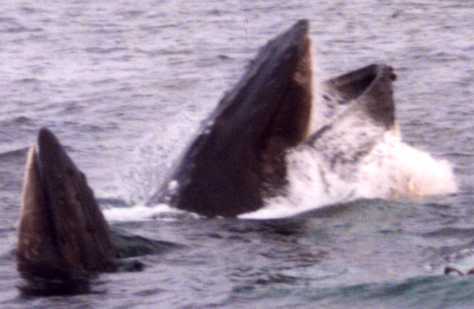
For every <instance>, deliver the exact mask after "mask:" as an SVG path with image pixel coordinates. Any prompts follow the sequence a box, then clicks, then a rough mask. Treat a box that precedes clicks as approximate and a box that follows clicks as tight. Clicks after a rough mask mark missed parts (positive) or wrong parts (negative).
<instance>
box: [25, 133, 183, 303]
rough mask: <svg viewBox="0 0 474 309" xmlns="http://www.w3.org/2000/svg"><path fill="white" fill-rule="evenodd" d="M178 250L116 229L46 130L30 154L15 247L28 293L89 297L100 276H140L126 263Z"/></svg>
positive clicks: (83, 177)
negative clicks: (120, 273)
mask: <svg viewBox="0 0 474 309" xmlns="http://www.w3.org/2000/svg"><path fill="white" fill-rule="evenodd" d="M175 247H178V246H177V245H175V244H172V243H169V242H166V241H158V240H151V239H146V238H144V237H141V236H138V235H133V234H129V233H127V232H126V231H122V230H118V229H114V230H112V229H111V228H110V226H109V224H108V223H107V221H106V220H105V218H104V215H103V213H102V210H101V208H100V207H99V203H98V202H97V200H96V198H95V195H94V192H93V190H92V189H91V188H90V186H89V185H88V181H87V177H86V175H85V174H84V173H83V172H82V171H81V170H80V169H79V168H78V167H77V165H76V164H75V163H74V162H73V160H72V159H71V157H70V156H69V155H68V153H67V151H66V149H65V147H64V146H63V145H62V144H61V143H60V141H59V139H58V138H57V137H56V136H55V135H54V134H53V133H52V132H51V131H50V130H49V129H47V128H41V129H40V130H39V132H38V138H37V143H36V144H35V145H33V146H31V147H30V149H29V151H28V155H27V162H26V167H25V175H24V179H23V189H22V196H21V210H20V220H19V223H18V236H17V244H16V265H17V270H18V272H19V274H20V276H21V277H22V278H23V279H24V283H23V284H22V285H21V286H20V289H21V290H22V291H23V292H25V293H26V294H35V295H49V294H53V295H57V294H74V293H80V292H86V291H87V290H88V289H89V282H90V280H91V279H93V278H94V277H95V276H96V275H97V274H99V273H103V272H115V271H139V270H141V269H142V268H143V264H142V263H140V262H139V261H136V260H133V259H132V260H127V259H128V258H133V257H136V256H141V255H145V254H155V253H160V252H164V251H166V250H169V249H172V248H175Z"/></svg>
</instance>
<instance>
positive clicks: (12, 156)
mask: <svg viewBox="0 0 474 309" xmlns="http://www.w3.org/2000/svg"><path fill="white" fill-rule="evenodd" d="M0 10H1V12H2V14H1V15H0V63H1V65H0V98H1V103H0V207H1V210H2V216H0V235H1V237H0V239H1V240H0V278H1V279H0V307H1V308H32V307H34V308H62V307H68V308H84V307H85V308H96V307H97V308H153V307H162V308H174V307H178V308H184V307H186V308H189V307H198V308H201V307H219V308H220V307H229V308H249V307H258V308H279V307H281V308H286V307H289V306H297V307H311V308H314V307H321V308H346V307H350V308H470V307H472V306H474V297H473V296H472V291H473V289H474V277H473V278H469V277H452V276H444V275H442V273H443V269H444V267H445V266H447V265H452V266H456V267H459V268H460V269H462V270H466V269H469V268H470V267H474V120H473V119H474V102H473V98H474V34H473V33H472V29H473V28H474V19H473V18H472V17H473V16H474V2H472V1H461V0H451V1H433V0H417V1H415V0H412V1H410V0H405V1H402V0H401V1H383V0H362V1H352V2H348V1H338V0H335V1H329V0H328V1H302V0H299V1H296V0H289V1H285V2H281V1H252V2H244V1H231V0H225V1H210V0H209V1H201V2H198V1H152V0H145V1H134V2H132V1H114V2H95V1H89V0H77V1H68V2H64V1H54V0H49V1H4V2H2V3H0ZM301 18H307V19H309V20H310V22H311V38H312V40H313V44H314V45H315V50H316V55H315V61H316V63H317V67H318V70H317V72H316V75H317V78H318V79H321V80H324V79H325V78H329V77H332V76H336V75H338V74H341V73H344V72H346V71H349V70H353V69H356V68H358V67H362V66H364V65H367V64H370V63H374V62H379V63H380V62H383V63H387V64H390V65H392V66H393V67H394V68H395V71H396V73H397V75H398V79H397V81H396V82H395V100H396V107H397V119H398V122H399V124H400V128H401V132H402V136H403V139H404V141H405V142H407V143H408V144H410V145H413V146H415V147H417V148H419V149H423V150H425V151H427V152H429V153H431V154H432V155H433V156H435V157H437V158H444V159H447V160H449V161H450V162H451V163H452V165H453V167H454V172H455V174H456V178H457V182H458V187H459V190H458V192H457V193H455V194H450V195H444V196H440V197H436V198H430V199H423V200H419V201H416V202H413V201H411V202H408V201H386V200H377V199H375V200H360V201H355V202H351V203H349V204H344V205H337V206H334V207H328V208H323V209H319V210H316V211H312V212H310V213H304V214H300V215H298V216H296V217H292V218H287V219H279V220H244V219H204V218H198V217H196V216H192V215H189V214H186V213H180V212H176V211H172V210H169V209H166V208H162V209H160V210H157V209H154V210H150V209H149V208H146V207H144V206H141V205H143V204H144V202H145V201H146V200H147V198H148V197H149V196H150V195H152V194H153V193H154V191H155V190H156V189H157V187H158V186H159V184H160V183H161V182H162V180H163V177H164V176H165V174H166V172H167V171H168V170H169V169H170V168H171V166H172V164H173V162H174V160H175V159H176V158H177V156H178V155H179V153H180V152H181V151H182V150H183V148H184V147H185V146H186V144H187V143H188V142H189V141H190V140H191V139H192V138H193V137H194V136H195V134H196V130H197V129H198V127H199V125H200V122H201V121H202V119H204V117H205V116H206V115H207V114H208V113H209V112H210V111H211V110H212V109H213V108H214V106H215V104H216V103H217V102H218V100H219V99H220V97H221V96H222V95H223V93H224V91H226V90H227V89H229V88H230V87H232V85H233V84H234V83H235V82H236V81H237V79H238V78H239V77H240V75H241V74H242V72H243V70H244V68H245V66H246V65H247V63H248V62H249V60H250V59H251V58H252V57H253V56H254V55H255V53H256V51H257V50H258V48H259V47H260V46H262V45H263V44H264V43H265V42H266V41H267V40H268V39H270V38H271V37H273V36H274V35H276V34H278V33H279V32H281V31H283V30H284V29H286V28H287V27H289V26H290V25H291V24H292V23H293V22H294V21H296V20H298V19H301ZM42 126H46V127H49V128H50V129H51V130H53V132H55V133H56V134H57V135H58V137H59V138H60V139H61V141H62V142H63V144H64V145H66V148H67V150H68V151H69V153H70V155H71V156H72V157H73V159H74V160H75V162H76V163H77V164H78V166H79V167H80V168H81V169H82V170H83V171H84V172H85V173H86V174H87V176H88V179H89V182H90V184H91V186H92V187H93V188H94V191H95V193H96V196H97V197H98V198H99V201H100V202H101V206H102V207H103V208H104V209H105V211H106V215H107V217H108V218H109V219H110V220H111V224H112V226H114V228H121V229H124V230H127V231H128V232H130V233H135V234H139V235H142V236H145V237H148V238H151V239H157V240H164V241H169V242H173V243H176V244H180V245H182V246H180V247H179V248H177V249H175V250H170V251H166V252H163V253H162V254H156V255H148V256H145V257H142V258H141V261H142V262H144V263H145V265H146V268H145V270H144V271H142V272H138V273H137V272H133V273H126V272H122V273H113V274H103V275H101V276H99V277H98V278H97V279H95V281H94V282H93V286H92V291H91V292H90V293H88V294H83V295H76V296H68V297H38V298H34V297H25V296H23V295H21V294H20V293H19V291H18V289H17V285H18V284H19V283H20V279H19V276H18V274H17V272H16V270H15V259H14V254H13V250H14V248H15V241H16V223H17V221H18V216H19V206H20V191H21V183H22V177H23V169H24V164H25V160H26V152H27V149H28V147H29V146H30V145H31V144H32V143H34V141H35V138H36V133H37V130H38V129H39V128H40V127H42ZM414 159H415V158H414Z"/></svg>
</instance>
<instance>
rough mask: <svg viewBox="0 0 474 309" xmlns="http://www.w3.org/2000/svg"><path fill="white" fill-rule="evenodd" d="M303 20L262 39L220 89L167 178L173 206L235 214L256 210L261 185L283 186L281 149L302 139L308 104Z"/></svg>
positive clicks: (307, 48) (308, 72) (307, 58)
mask: <svg viewBox="0 0 474 309" xmlns="http://www.w3.org/2000/svg"><path fill="white" fill-rule="evenodd" d="M308 28H309V25H308V21H306V20H301V21H299V22H297V23H296V24H295V25H293V26H292V27H291V28H290V29H289V30H287V31H286V32H284V33H282V34H281V35H279V36H278V37H276V38H275V39H273V40H271V41H269V42H268V43H267V44H266V45H265V46H264V47H263V48H262V49H261V50H260V51H259V53H258V55H257V57H256V58H255V59H254V60H253V61H251V62H250V64H249V66H248V70H247V72H246V74H244V76H243V77H242V78H241V80H240V81H239V82H238V83H237V85H236V86H235V87H234V88H233V89H232V90H230V91H229V92H227V93H226V94H225V96H224V97H223V98H222V100H221V101H220V102H219V104H218V106H217V107H216V109H215V110H214V112H213V113H212V114H211V115H210V117H209V118H208V119H207V120H206V121H205V122H204V127H203V129H202V134H201V135H200V136H198V137H197V138H196V140H195V141H194V142H193V143H192V144H191V145H190V146H189V148H188V149H187V151H186V152H185V154H184V156H183V158H182V161H181V163H180V166H178V168H177V170H176V171H175V173H174V174H173V175H172V177H170V180H171V179H172V180H176V181H177V182H178V188H177V189H176V190H175V192H168V191H167V189H166V184H165V188H164V189H162V190H160V191H159V192H158V193H157V194H156V196H155V197H153V198H152V199H151V201H150V202H151V203H155V202H158V201H161V200H162V196H163V195H165V196H167V198H169V199H170V200H166V201H170V202H171V203H172V204H173V205H174V206H176V207H178V208H183V209H186V210H190V211H193V212H197V213H199V214H203V215H206V216H235V215H237V214H240V213H243V212H248V211H252V210H255V209H258V208H260V207H261V206H262V199H263V195H264V194H266V193H268V190H267V189H266V188H273V189H275V188H276V189H278V188H280V187H281V186H282V185H283V184H284V182H285V176H286V166H285V164H284V152H285V150H286V149H287V148H288V147H292V146H295V145H297V144H298V143H300V142H301V141H302V140H304V139H305V137H306V134H307V131H308V125H309V120H310V110H311V101H312V93H311V91H312V72H311V51H310V45H311V42H310V39H309V37H308Z"/></svg>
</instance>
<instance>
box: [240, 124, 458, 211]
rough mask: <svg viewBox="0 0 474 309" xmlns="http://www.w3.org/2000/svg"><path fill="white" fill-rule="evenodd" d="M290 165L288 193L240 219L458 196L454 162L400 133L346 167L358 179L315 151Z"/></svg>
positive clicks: (294, 156) (299, 154)
mask: <svg viewBox="0 0 474 309" xmlns="http://www.w3.org/2000/svg"><path fill="white" fill-rule="evenodd" d="M287 163H288V186H287V188H286V189H285V192H284V193H283V194H282V195H281V196H278V197H273V198H270V199H268V200H266V201H265V207H263V208H262V209H260V210H257V211H255V212H251V213H246V214H243V215H241V216H239V217H240V218H245V219H274V218H282V217H288V216H294V215H296V214H299V213H302V212H305V211H308V210H312V209H317V208H321V207H324V206H329V205H333V204H340V203H346V202H349V201H353V200H356V199H362V198H369V199H373V198H380V199H392V200H393V199H395V200H396V199H411V200H418V199H419V198H421V197H424V196H430V195H440V194H449V193H454V192H456V191H457V185H456V180H455V176H454V173H453V170H452V167H451V165H450V164H449V162H448V161H446V160H438V159H435V158H433V157H432V156H431V155H430V154H429V153H427V152H424V151H422V150H420V149H416V148H414V147H413V146H410V145H408V144H405V143H403V142H402V141H401V138H400V136H399V134H397V133H396V132H395V131H389V132H387V133H386V134H385V135H384V136H383V139H382V140H381V141H380V142H379V143H378V144H376V145H375V147H374V148H373V149H372V151H371V152H370V153H369V154H367V155H366V157H365V158H364V159H362V160H361V161H360V162H358V163H356V164H357V165H356V166H348V167H346V169H349V170H353V171H354V172H355V174H354V177H350V178H344V177H345V176H344V175H346V173H345V172H344V171H342V172H341V171H340V170H333V169H331V168H330V167H329V166H328V162H326V161H325V159H324V158H322V157H321V156H320V155H319V154H318V152H316V151H315V150H313V149H312V148H311V147H302V148H299V149H298V150H296V151H293V152H291V153H289V154H288V157H287Z"/></svg>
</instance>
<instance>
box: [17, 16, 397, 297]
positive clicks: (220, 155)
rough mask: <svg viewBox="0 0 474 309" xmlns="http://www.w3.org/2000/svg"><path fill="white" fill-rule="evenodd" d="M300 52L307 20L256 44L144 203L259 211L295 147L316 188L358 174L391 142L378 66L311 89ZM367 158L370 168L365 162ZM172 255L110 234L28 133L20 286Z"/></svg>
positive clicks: (90, 197) (390, 101) (44, 137)
mask: <svg viewBox="0 0 474 309" xmlns="http://www.w3.org/2000/svg"><path fill="white" fill-rule="evenodd" d="M311 48H312V47H311V39H310V37H309V22H308V21H307V20H300V21H298V22H296V23H295V24H294V25H292V26H291V27H290V28H289V29H287V30H286V31H284V32H283V33H281V34H280V35H278V36H276V37H275V38H273V39H271V40H270V41H269V42H268V43H267V44H265V45H264V46H263V47H262V48H261V49H260V50H259V51H258V53H257V55H256V57H255V58H254V59H253V60H252V61H251V62H250V63H249V64H248V66H247V69H246V72H245V73H244V74H243V76H242V78H241V79H240V80H239V81H238V82H237V83H236V84H235V86H234V87H233V88H232V89H231V90H230V91H228V92H226V93H225V94H224V96H223V97H222V99H221V100H220V101H219V102H218V104H217V105H216V107H215V109H214V110H213V111H212V112H211V113H210V114H209V116H208V117H207V118H206V119H205V120H204V121H203V122H202V126H201V129H200V131H199V133H198V134H197V136H196V137H195V138H194V140H192V141H191V142H190V144H189V145H188V147H187V148H186V149H185V150H184V151H183V153H182V155H181V156H180V158H179V159H178V160H177V163H176V164H175V166H174V167H173V168H172V169H170V171H169V173H168V174H167V176H166V177H165V178H166V181H164V182H163V185H162V186H161V187H159V188H157V190H156V193H155V194H154V195H153V196H152V197H151V198H150V199H149V200H148V201H147V204H148V205H149V206H152V205H155V204H161V203H165V204H168V205H170V206H172V207H175V208H177V209H180V210H185V211H188V212H193V213H197V214H199V215H202V216H206V217H237V216H240V215H242V214H246V213H252V212H255V211H259V210H261V209H263V208H264V207H265V205H266V201H268V200H269V199H270V200H271V199H272V198H275V197H279V196H282V195H285V194H287V193H288V187H289V180H288V179H289V177H290V176H291V172H292V170H291V169H290V168H289V164H290V163H291V154H292V153H294V152H295V151H299V150H304V151H306V150H308V149H309V151H311V152H312V153H315V154H316V157H317V158H318V160H319V161H318V162H319V165H320V166H321V168H320V169H319V170H318V172H317V174H318V175H319V176H318V177H320V178H321V179H320V180H321V181H320V182H321V183H322V184H323V186H324V188H323V190H322V191H321V192H323V191H328V192H329V191H332V190H333V189H332V186H333V185H334V183H332V182H331V180H330V179H329V176H328V175H329V174H331V175H332V174H334V175H337V176H338V177H339V178H341V179H351V177H353V176H352V175H354V174H358V173H360V172H359V171H358V166H360V165H362V162H364V161H367V158H372V157H374V155H373V154H374V149H375V148H376V147H377V145H379V144H380V141H381V140H383V139H384V137H385V136H386V135H387V134H394V135H397V134H398V133H397V132H398V124H397V121H396V117H395V103H394V97H393V82H394V81H395V80H396V78H397V76H396V74H395V72H394V69H393V68H392V67H391V66H389V65H386V64H370V65H367V66H364V67H362V68H358V69H356V70H354V71H351V72H349V73H345V74H343V75H340V76H337V77H334V78H331V79H328V80H326V81H322V82H319V83H315V79H316V77H317V76H315V72H314V70H313V65H312V62H313V59H312V57H313V56H312V52H311ZM315 85H317V86H315ZM312 126H313V127H312ZM374 160H375V162H376V164H378V163H379V162H378V161H377V160H378V159H377V155H376V154H375V159H374ZM331 177H332V176H331ZM363 177H365V176H364V175H363ZM380 177H381V176H376V177H372V178H373V179H372V183H371V184H374V183H376V182H378V181H379V180H380V179H379V178H380ZM332 178H333V177H332ZM366 178H367V177H366ZM369 178H370V177H369ZM343 186H344V187H345V186H346V184H343ZM347 187H348V188H349V189H348V190H349V191H348V192H349V193H351V190H352V189H351V188H350V186H347ZM318 192H319V191H318ZM337 194H338V193H337ZM316 198H317V197H316ZM172 247H174V244H171V243H167V242H163V241H154V240H149V239H144V238H142V237H139V236H135V235H127V234H126V233H124V232H123V231H116V230H115V229H112V228H111V227H110V226H109V224H108V222H107V221H106V220H105V218H104V215H103V213H102V210H101V208H100V206H99V203H98V202H97V200H96V198H95V196H94V192H93V190H92V188H90V186H89V184H88V181H87V177H86V176H85V174H84V173H83V172H82V171H81V170H80V169H79V168H78V167H77V165H76V164H75V163H74V162H73V160H72V158H71V157H70V156H69V155H68V153H67V151H66V148H65V147H64V146H63V145H62V144H61V142H60V141H59V139H58V137H56V136H55V135H54V134H53V132H52V131H51V130H49V129H47V128H41V129H40V130H39V132H38V139H37V142H36V144H35V145H33V146H32V147H31V148H30V150H29V152H28V158H27V162H26V167H25V175H24V181H23V190H22V202H21V212H20V221H19V225H18V240H17V248H16V258H17V259H16V260H17V269H18V272H19V273H20V275H21V277H22V278H23V279H25V281H26V282H27V285H26V287H25V290H29V291H33V292H35V291H37V292H38V293H43V292H44V291H47V292H48V293H49V292H51V293H58V294H62V293H70V292H76V291H78V290H82V289H86V288H87V286H88V284H89V282H90V279H91V278H93V277H94V276H96V275H97V274H99V273H102V272H114V271H120V270H123V269H125V270H139V269H141V268H142V265H140V264H136V263H132V266H131V267H130V264H127V263H126V259H127V258H129V257H135V256H140V255H143V254H150V253H160V252H163V251H164V250H167V249H168V248H172ZM124 261H125V262H124ZM124 265H125V267H124Z"/></svg>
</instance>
